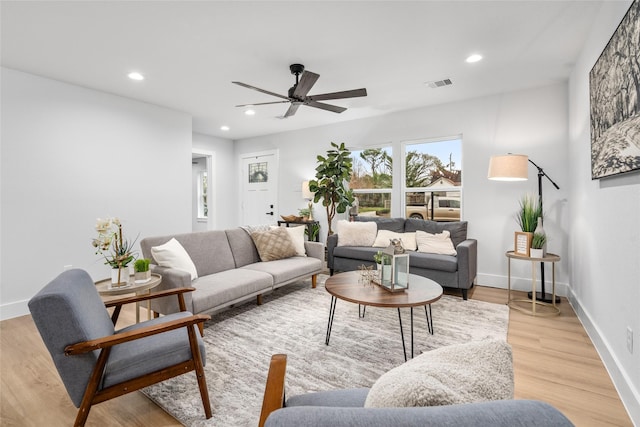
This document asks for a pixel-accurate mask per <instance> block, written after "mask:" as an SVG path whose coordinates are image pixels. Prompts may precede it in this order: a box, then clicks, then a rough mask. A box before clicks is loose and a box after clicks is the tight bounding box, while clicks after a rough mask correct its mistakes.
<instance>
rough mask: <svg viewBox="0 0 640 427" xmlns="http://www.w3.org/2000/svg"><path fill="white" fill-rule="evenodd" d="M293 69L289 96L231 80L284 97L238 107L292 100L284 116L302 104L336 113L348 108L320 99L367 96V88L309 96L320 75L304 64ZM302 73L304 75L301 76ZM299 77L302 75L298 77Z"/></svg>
mask: <svg viewBox="0 0 640 427" xmlns="http://www.w3.org/2000/svg"><path fill="white" fill-rule="evenodd" d="M289 69H290V70H291V74H295V76H296V83H295V84H294V85H293V86H292V87H291V88H289V93H288V96H284V95H280V94H278V93H274V92H270V91H268V90H264V89H260V88H258V87H255V86H251V85H248V84H246V83H242V82H231V83H234V84H237V85H239V86H242V87H246V88H249V89H253V90H257V91H258V92H262V93H266V94H267V95H272V96H276V97H278V98H282V99H284V101H273V102H260V103H257V104H243V105H236V107H248V106H254V105H267V104H280V103H285V102H290V103H291V105H290V106H289V109H288V110H287V112H286V113H284V116H283V118H286V117H290V116H293V115H294V114H295V113H296V111H298V107H300V106H301V105H307V106H309V107H315V108H320V109H322V110H327V111H333V112H334V113H342V112H343V111H345V110H346V108H344V107H338V106H337V105H331V104H327V103H324V102H318V101H326V100H329V99H342V98H356V97H359V96H367V89H364V88H362V89H353V90H345V91H342V92H332V93H323V94H319V95H311V96H307V93H309V91H310V90H311V88H312V87H313V85H314V84H315V83H316V80H318V77H320V75H318V74H316V73H312V72H311V71H306V70H305V69H304V65H302V64H291V65H290V66H289ZM301 74H302V76H300V75H301ZM298 77H300V78H299V79H298Z"/></svg>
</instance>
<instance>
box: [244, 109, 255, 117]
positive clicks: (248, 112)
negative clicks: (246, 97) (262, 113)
mask: <svg viewBox="0 0 640 427" xmlns="http://www.w3.org/2000/svg"><path fill="white" fill-rule="evenodd" d="M244 113H245V114H246V115H247V116H253V115H255V114H256V112H255V111H254V110H246V111H245V112H244Z"/></svg>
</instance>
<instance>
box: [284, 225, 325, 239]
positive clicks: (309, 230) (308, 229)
mask: <svg viewBox="0 0 640 427" xmlns="http://www.w3.org/2000/svg"><path fill="white" fill-rule="evenodd" d="M282 224H285V225H286V226H287V227H289V225H290V224H298V225H305V226H306V227H307V236H308V237H309V240H311V235H312V234H313V232H312V230H313V226H314V225H318V226H319V225H320V222H318V221H315V220H313V221H302V220H301V221H278V226H281V225H282ZM319 238H320V233H318V234H316V237H315V239H313V241H314V242H319V241H320V240H319Z"/></svg>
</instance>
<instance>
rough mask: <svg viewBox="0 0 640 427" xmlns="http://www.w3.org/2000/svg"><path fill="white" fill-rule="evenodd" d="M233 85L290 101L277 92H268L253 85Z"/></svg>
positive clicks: (239, 83)
mask: <svg viewBox="0 0 640 427" xmlns="http://www.w3.org/2000/svg"><path fill="white" fill-rule="evenodd" d="M231 83H233V84H236V85H238V86H242V87H246V88H247V89H253V90H257V91H258V92H262V93H266V94H267V95H272V96H277V97H278V98H282V99H286V100H287V101H288V100H289V98H288V97H286V96H284V95H280V94H278V93H275V92H270V91H268V90H264V89H260V88H259V87H255V86H251V85H248V84H246V83H242V82H231ZM253 105H255V104H253Z"/></svg>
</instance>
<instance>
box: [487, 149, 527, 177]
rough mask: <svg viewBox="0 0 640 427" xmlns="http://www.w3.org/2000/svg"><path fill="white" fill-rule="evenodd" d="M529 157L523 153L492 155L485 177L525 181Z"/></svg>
mask: <svg viewBox="0 0 640 427" xmlns="http://www.w3.org/2000/svg"><path fill="white" fill-rule="evenodd" d="M528 162H529V158H528V157H527V156H525V155H524V154H507V155H504V156H493V157H491V159H490V160H489V173H488V175H487V178H489V179H492V180H496V181H526V180H527V179H528V178H529V174H528V166H529V164H528Z"/></svg>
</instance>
